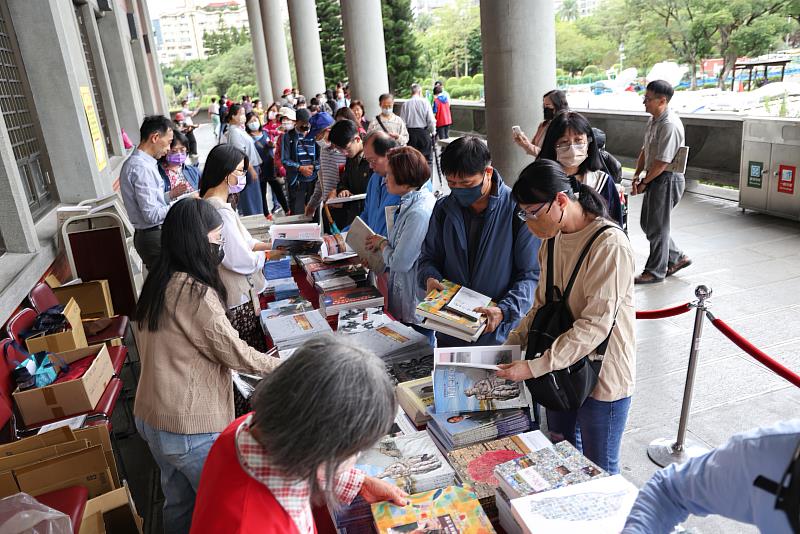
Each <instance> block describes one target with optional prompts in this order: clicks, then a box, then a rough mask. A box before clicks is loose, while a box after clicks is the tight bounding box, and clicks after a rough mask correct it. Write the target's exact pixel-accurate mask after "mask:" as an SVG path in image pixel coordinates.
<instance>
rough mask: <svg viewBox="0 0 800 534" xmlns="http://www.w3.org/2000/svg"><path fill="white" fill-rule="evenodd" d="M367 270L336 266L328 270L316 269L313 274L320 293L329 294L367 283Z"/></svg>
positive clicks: (356, 266)
mask: <svg viewBox="0 0 800 534" xmlns="http://www.w3.org/2000/svg"><path fill="white" fill-rule="evenodd" d="M368 274H369V273H367V270H366V269H365V268H364V267H363V266H361V265H355V264H348V265H340V266H339V265H334V264H331V265H329V266H328V268H327V269H319V268H315V269H314V270H313V272H312V273H311V278H312V279H313V283H314V287H315V288H316V289H317V291H319V292H320V293H329V292H331V291H334V290H336V289H345V288H350V287H356V286H357V285H359V284H363V283H364V282H366V281H367V276H368Z"/></svg>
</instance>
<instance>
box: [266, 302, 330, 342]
mask: <svg viewBox="0 0 800 534" xmlns="http://www.w3.org/2000/svg"><path fill="white" fill-rule="evenodd" d="M263 326H264V330H265V331H266V332H267V334H268V335H269V336H270V337H271V338H272V343H273V344H274V345H275V347H277V348H278V351H286V350H287V349H293V348H296V347H299V346H300V345H302V344H303V342H304V341H306V340H307V339H308V338H310V337H312V336H316V335H319V334H326V333H332V332H333V330H332V329H331V326H330V325H329V324H328V321H326V320H325V317H324V316H322V315H320V313H319V312H318V311H317V310H314V311H307V312H303V313H298V314H295V315H289V316H285V317H274V318H272V319H267V320H266V321H264V324H263Z"/></svg>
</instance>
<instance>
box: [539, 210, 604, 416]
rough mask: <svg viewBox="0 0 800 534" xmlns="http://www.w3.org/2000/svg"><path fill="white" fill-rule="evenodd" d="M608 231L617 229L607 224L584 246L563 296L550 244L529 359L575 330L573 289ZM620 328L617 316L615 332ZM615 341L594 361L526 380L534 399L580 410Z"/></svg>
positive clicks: (550, 243) (554, 406)
mask: <svg viewBox="0 0 800 534" xmlns="http://www.w3.org/2000/svg"><path fill="white" fill-rule="evenodd" d="M608 228H615V227H614V226H611V225H606V226H603V227H602V228H600V229H599V230H597V232H595V233H594V235H592V237H591V238H590V239H589V241H588V242H587V243H586V246H585V247H583V251H581V255H580V256H579V257H578V262H577V263H576V264H575V269H574V270H573V271H572V276H570V278H569V282H568V283H567V286H566V287H565V288H564V291H563V293H562V292H561V290H559V288H557V287H554V285H553V252H554V250H555V238H550V239H549V240H548V241H547V282H546V283H547V286H546V292H545V303H544V305H543V306H542V307H541V308H539V309H538V310H537V311H536V315H535V316H534V318H533V322H532V323H531V327H530V329H529V331H528V347H527V349H526V351H525V359H526V360H533V359H535V358H541V357H542V355H543V354H544V353H545V351H547V350H548V349H549V348H550V347H551V346H552V345H553V342H554V341H555V340H556V338H558V337H559V336H560V335H561V334H563V333H564V332H566V331H567V330H569V329H570V328H572V325H573V323H574V322H575V318H574V317H573V316H572V312H571V311H570V310H569V306H568V305H567V299H568V298H569V295H570V292H571V291H572V286H573V284H574V283H575V279H576V278H577V276H578V271H579V270H580V268H581V264H582V263H583V260H584V259H585V258H586V255H587V254H588V253H589V249H590V248H591V247H592V244H593V243H594V241H595V240H596V239H597V238H598V237H599V236H600V234H602V233H603V232H605V231H606V230H607V229H608ZM614 325H616V317H615V320H614V324H613V325H612V326H611V330H612V331H613V330H614ZM609 339H611V332H609V333H608V337H606V339H605V340H604V341H603V342H602V343H601V344H600V346H599V347H597V349H596V350H595V351H594V353H595V354H596V356H594V357H592V358H590V357H589V356H588V355H587V356H584V357H583V358H581V359H580V360H578V361H577V362H575V363H574V364H572V365H570V366H569V367H567V368H566V369H558V370H555V371H552V372H550V373H547V374H545V375H542V376H540V377H539V378H530V379H528V380H526V381H525V385H526V386H528V391H530V393H531V397H532V398H533V400H534V401H535V402H537V403H539V404H541V405H542V406H544V407H545V408H547V409H548V410H554V411H558V412H565V411H571V410H577V409H578V408H580V407H581V406H582V405H583V403H584V402H585V401H586V398H587V397H588V396H589V395H590V394H591V393H592V391H593V390H594V388H595V386H596V385H597V378H598V376H599V375H600V369H601V367H602V366H603V356H604V355H605V353H606V348H607V347H608V341H609Z"/></svg>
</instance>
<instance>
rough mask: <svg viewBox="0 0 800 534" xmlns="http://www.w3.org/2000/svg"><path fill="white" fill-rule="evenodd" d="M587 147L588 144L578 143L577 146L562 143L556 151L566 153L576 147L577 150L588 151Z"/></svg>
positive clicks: (557, 146)
mask: <svg viewBox="0 0 800 534" xmlns="http://www.w3.org/2000/svg"><path fill="white" fill-rule="evenodd" d="M586 145H587V143H576V144H572V143H561V144H560V145H556V151H557V152H564V151H567V150H569V149H570V148H571V147H575V149H576V150H579V151H580V150H584V149H586Z"/></svg>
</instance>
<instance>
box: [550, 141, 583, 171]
mask: <svg viewBox="0 0 800 534" xmlns="http://www.w3.org/2000/svg"><path fill="white" fill-rule="evenodd" d="M588 154H589V145H588V144H586V143H581V144H579V145H569V146H568V147H564V148H556V158H557V159H558V162H559V163H560V164H561V165H562V166H563V167H577V166H579V165H580V164H581V163H583V162H584V160H585V159H586V157H587V155H588Z"/></svg>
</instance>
